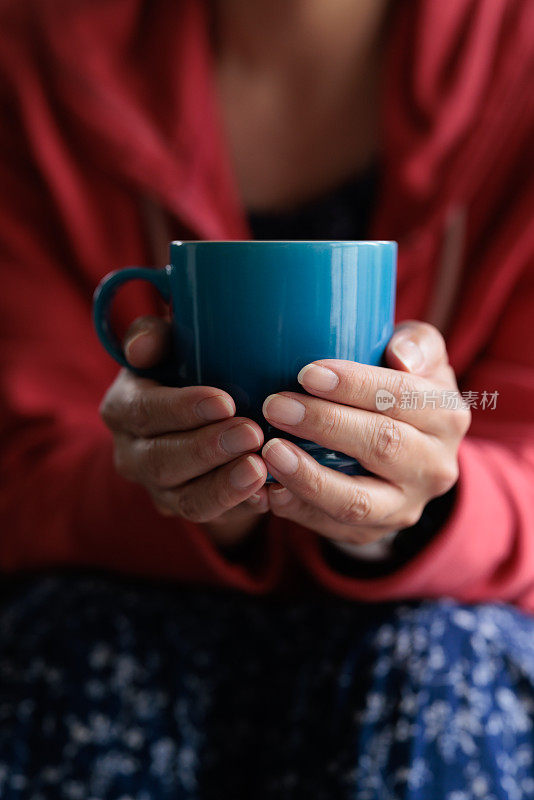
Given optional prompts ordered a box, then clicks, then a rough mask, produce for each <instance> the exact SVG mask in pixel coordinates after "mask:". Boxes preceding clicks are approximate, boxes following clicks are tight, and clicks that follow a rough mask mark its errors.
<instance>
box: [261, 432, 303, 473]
mask: <svg viewBox="0 0 534 800" xmlns="http://www.w3.org/2000/svg"><path fill="white" fill-rule="evenodd" d="M261 454H262V456H263V458H264V459H265V460H266V461H267V462H268V463H269V464H271V465H272V466H273V467H274V468H275V469H276V470H278V471H279V472H283V473H284V474H285V475H292V474H293V473H294V472H296V471H297V469H298V466H299V459H298V456H297V454H296V453H295V452H294V451H293V450H291V448H290V447H288V446H287V444H284V442H281V441H280V439H271V440H270V441H268V442H267V444H266V445H265V447H264V448H263V450H262V453H261Z"/></svg>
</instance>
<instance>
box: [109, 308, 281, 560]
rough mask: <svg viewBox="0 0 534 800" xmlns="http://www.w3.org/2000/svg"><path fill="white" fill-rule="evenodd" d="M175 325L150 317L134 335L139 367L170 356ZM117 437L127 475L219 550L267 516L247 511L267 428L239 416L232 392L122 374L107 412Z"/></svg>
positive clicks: (260, 477)
mask: <svg viewBox="0 0 534 800" xmlns="http://www.w3.org/2000/svg"><path fill="white" fill-rule="evenodd" d="M168 340H169V336H168V324H167V323H166V322H164V321H163V320H158V319H152V318H147V317H145V318H142V319H139V320H137V321H136V322H135V323H134V324H133V325H132V326H131V328H130V329H129V331H128V333H127V335H126V338H125V342H124V350H125V353H126V357H127V358H128V361H129V363H130V364H132V366H135V367H141V368H146V367H150V366H154V365H155V364H157V363H158V362H159V361H160V360H161V359H162V358H163V356H164V354H165V350H166V347H167V343H168ZM100 412H101V415H102V418H103V420H104V422H105V424H106V425H107V426H108V428H109V429H110V430H111V433H112V434H113V440H114V445H115V451H114V453H115V456H114V457H115V466H116V469H117V471H118V472H119V474H120V475H122V476H123V477H124V478H127V479H128V480H131V481H136V482H137V483H139V484H141V485H142V486H144V487H145V488H146V489H147V490H148V492H149V493H150V495H151V497H152V500H153V501H154V505H155V506H156V508H157V509H158V510H159V511H160V513H161V514H164V515H165V516H178V517H181V518H183V519H186V520H190V521H192V522H201V523H206V524H207V527H208V530H209V532H210V534H211V535H212V537H213V538H214V539H215V540H216V541H217V543H219V544H231V543H233V542H235V541H237V540H238V539H239V538H241V537H242V536H244V535H245V534H246V533H247V532H248V531H249V530H250V529H251V528H252V527H253V526H254V525H255V524H256V523H257V519H258V513H261V512H263V511H265V510H267V503H266V501H261V502H260V501H258V502H257V503H256V506H255V507H251V506H250V505H248V504H247V505H240V504H242V503H243V501H244V500H246V499H247V498H249V497H250V496H251V495H253V494H254V493H255V492H256V491H257V489H258V488H260V487H261V486H262V485H263V484H264V482H265V478H266V476H267V471H266V469H265V464H264V462H263V461H262V459H261V458H260V456H259V455H254V454H253V453H254V451H256V450H258V449H259V448H260V447H261V445H262V443H263V433H262V430H261V428H260V427H259V425H257V424H256V423H255V422H253V421H252V420H249V419H244V418H242V417H235V416H234V414H235V404H234V401H233V400H232V398H231V397H230V395H229V394H228V393H227V392H223V391H221V390H219V389H216V388H213V387H211V386H190V387H186V388H183V389H177V388H171V387H167V386H161V385H160V384H158V383H156V382H154V381H151V380H148V379H146V378H138V377H136V376H135V375H134V374H133V373H132V372H130V371H129V370H127V369H123V370H121V372H120V373H119V375H118V376H117V378H116V380H115V381H114V383H113V384H112V386H111V387H110V389H109V390H108V392H107V393H106V396H105V397H104V400H103V402H102V405H101V409H100Z"/></svg>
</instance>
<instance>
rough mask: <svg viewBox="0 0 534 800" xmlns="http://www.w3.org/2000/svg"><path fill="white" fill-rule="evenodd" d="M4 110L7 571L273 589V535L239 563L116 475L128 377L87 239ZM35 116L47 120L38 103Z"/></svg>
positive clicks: (1, 376)
mask: <svg viewBox="0 0 534 800" xmlns="http://www.w3.org/2000/svg"><path fill="white" fill-rule="evenodd" d="M1 99H2V100H4V98H3V97H2V98H1ZM2 109H3V113H2V125H1V128H0V272H1V280H0V287H1V289H0V468H1V475H2V477H1V483H0V569H1V570H3V571H14V570H23V569H36V568H42V567H49V566H61V565H85V566H98V567H103V568H111V569H116V570H121V571H127V572H133V573H142V574H144V575H153V576H156V575H167V576H172V577H173V578H177V579H178V580H181V581H187V582H195V583H210V584H219V585H226V586H231V587H235V588H237V589H241V590H243V591H248V592H254V593H258V592H266V591H268V590H269V589H270V588H271V587H272V585H273V584H274V583H275V581H276V575H277V574H278V570H279V561H280V547H279V544H280V539H279V538H277V536H276V533H273V531H272V526H271V525H270V524H268V525H267V530H266V531H265V532H264V534H263V538H262V546H261V547H259V548H256V550H255V553H254V557H251V558H250V559H248V560H247V561H246V562H245V563H243V560H242V559H241V560H239V559H235V558H227V557H225V555H224V554H223V552H222V551H219V550H218V548H217V547H216V546H214V545H213V544H212V542H211V541H210V539H209V538H208V536H207V535H206V533H205V531H204V529H203V527H202V526H200V525H195V524H190V523H188V522H183V521H180V520H178V519H168V518H164V517H162V516H160V515H159V514H158V513H157V512H156V511H155V509H154V508H153V506H152V503H151V501H150V499H149V496H148V494H147V493H146V492H145V491H144V489H142V488H141V487H140V486H138V485H136V484H134V483H130V482H127V481H125V480H123V479H122V478H121V477H119V476H118V475H117V474H116V472H115V470H114V467H113V453H112V442H111V436H110V434H109V432H108V431H107V430H106V429H105V427H104V425H103V424H102V422H101V421H100V419H99V416H98V406H99V403H100V400H101V399H102V396H103V393H104V392H105V390H106V387H107V386H108V385H109V383H110V382H111V380H113V377H114V375H115V373H116V366H115V365H114V364H113V363H112V362H110V360H109V359H108V357H107V356H106V354H105V353H104V351H103V350H102V349H101V348H100V345H99V343H98V342H97V340H96V336H95V334H94V333H93V330H92V325H91V317H90V309H91V293H92V289H93V286H92V285H91V281H89V280H85V281H84V279H83V272H82V270H79V269H77V264H76V257H75V256H74V255H73V253H74V252H75V250H74V248H73V246H72V241H71V240H72V236H74V237H76V230H75V229H74V230H73V228H72V227H71V228H70V229H69V228H68V220H65V219H61V218H60V217H59V215H58V212H57V202H56V200H57V198H55V197H54V195H53V191H51V189H50V186H49V183H48V182H47V180H46V176H44V175H43V174H42V171H40V170H39V169H38V167H37V161H36V159H34V158H33V147H34V145H32V146H30V144H29V143H28V142H27V138H26V136H25V133H24V130H25V127H24V126H23V125H22V123H20V124H19V125H17V124H16V120H17V117H18V115H19V111H20V109H18V108H17V107H16V103H14V102H13V104H12V105H9V104H8V103H6V104H5V105H4V103H2ZM4 111H5V112H6V113H5V114H4ZM34 111H35V113H36V119H34V120H33V122H37V111H38V108H37V98H36V105H35V106H34ZM8 121H9V130H8ZM43 136H46V126H43ZM41 144H43V143H42V141H41V142H40V143H39V144H38V146H40V145H41ZM61 166H62V165H61V163H59V161H58V169H61ZM68 211H69V210H68V209H67V214H68ZM73 219H74V216H73ZM67 230H68V231H69V233H68V234H67Z"/></svg>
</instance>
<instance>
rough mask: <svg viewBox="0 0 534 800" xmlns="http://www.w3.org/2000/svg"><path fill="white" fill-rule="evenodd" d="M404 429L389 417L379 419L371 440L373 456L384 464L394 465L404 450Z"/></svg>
mask: <svg viewBox="0 0 534 800" xmlns="http://www.w3.org/2000/svg"><path fill="white" fill-rule="evenodd" d="M402 444H403V436H402V427H401V426H400V425H399V424H398V423H397V422H395V421H394V420H392V419H388V418H387V417H386V418H384V419H379V420H378V421H377V424H376V428H375V431H374V435H373V436H372V440H371V449H372V450H373V455H374V456H375V457H376V458H378V460H379V461H380V462H381V463H383V464H394V463H395V462H396V461H398V459H399V455H400V452H401V449H402Z"/></svg>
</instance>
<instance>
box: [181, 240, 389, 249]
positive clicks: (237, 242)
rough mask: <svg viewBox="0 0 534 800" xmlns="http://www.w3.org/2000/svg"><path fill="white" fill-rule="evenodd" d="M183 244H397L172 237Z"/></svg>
mask: <svg viewBox="0 0 534 800" xmlns="http://www.w3.org/2000/svg"><path fill="white" fill-rule="evenodd" d="M183 244H202V245H210V244H230V245H231V244H249V245H250V244H252V245H253V244H352V245H355V244H358V245H362V244H363V245H383V244H395V245H396V244H398V243H397V241H396V240H395V239H174V240H173V241H172V242H171V246H176V247H180V245H183Z"/></svg>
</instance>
